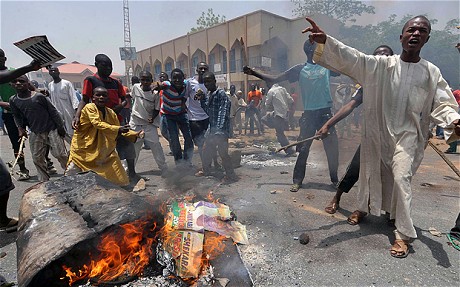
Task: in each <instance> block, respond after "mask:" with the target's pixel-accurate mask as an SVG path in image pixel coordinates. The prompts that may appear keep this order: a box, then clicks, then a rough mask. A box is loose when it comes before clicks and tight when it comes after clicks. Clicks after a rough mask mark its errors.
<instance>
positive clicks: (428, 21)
mask: <svg viewBox="0 0 460 287" xmlns="http://www.w3.org/2000/svg"><path fill="white" fill-rule="evenodd" d="M417 18H422V19H423V20H425V21H426V22H427V23H428V34H429V33H430V32H431V22H430V20H429V19H428V18H427V17H426V16H425V15H418V16H415V17H412V18H410V19H409V20H407V22H406V23H405V24H404V26H403V28H402V31H401V34H402V33H404V30H405V29H406V27H407V24H409V22H410V21H412V20H414V19H417Z"/></svg>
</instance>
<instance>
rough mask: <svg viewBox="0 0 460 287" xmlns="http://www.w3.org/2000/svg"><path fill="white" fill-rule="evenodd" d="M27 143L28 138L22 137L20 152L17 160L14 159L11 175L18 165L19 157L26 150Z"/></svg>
mask: <svg viewBox="0 0 460 287" xmlns="http://www.w3.org/2000/svg"><path fill="white" fill-rule="evenodd" d="M25 141H26V137H21V143H20V144H19V152H18V155H17V156H16V158H15V159H14V162H13V165H12V166H11V169H10V173H11V174H13V170H14V167H15V166H16V164H17V163H18V160H19V157H20V156H21V155H22V152H23V150H24V142H25Z"/></svg>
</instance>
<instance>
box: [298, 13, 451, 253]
mask: <svg viewBox="0 0 460 287" xmlns="http://www.w3.org/2000/svg"><path fill="white" fill-rule="evenodd" d="M307 21H308V22H310V24H311V25H312V26H311V27H308V28H306V29H305V30H304V31H302V32H303V33H305V32H310V33H311V34H310V36H309V37H310V40H311V41H314V42H317V43H319V45H318V47H317V48H316V50H315V56H314V60H315V61H316V62H317V63H318V64H321V65H323V66H325V67H328V68H332V69H336V70H338V71H340V72H341V73H344V74H346V75H348V76H350V77H352V78H353V79H355V80H356V81H357V82H359V83H360V84H361V85H362V86H363V90H364V91H366V97H364V98H363V106H364V108H363V116H364V120H363V126H362V128H363V132H362V139H361V143H362V145H361V160H360V166H361V168H360V174H359V178H360V183H359V192H358V203H359V206H358V210H356V211H355V212H353V213H352V215H351V216H350V218H353V219H354V220H355V221H356V222H357V223H359V222H360V220H361V219H362V218H363V217H364V216H365V215H366V214H367V213H368V212H371V213H372V214H375V215H380V213H381V210H389V211H390V219H395V226H396V230H395V231H394V233H395V238H396V240H395V242H394V244H393V246H392V247H391V249H390V254H391V256H393V257H397V258H404V257H407V255H408V254H409V243H410V241H411V239H414V238H416V237H417V234H416V231H415V228H414V225H413V223H412V218H411V216H410V207H411V198H412V190H411V181H412V176H413V175H414V174H415V172H416V171H417V168H418V167H419V166H420V163H421V161H422V159H423V153H424V147H425V145H426V142H427V140H428V134H429V124H430V121H431V120H433V121H434V122H435V123H436V124H438V125H441V126H442V127H443V128H444V129H445V132H444V135H445V138H446V140H447V142H448V143H449V142H451V141H453V140H457V139H458V138H459V136H460V128H459V126H458V125H459V119H460V115H459V114H458V113H457V112H456V110H457V109H458V105H457V103H456V102H455V98H454V96H453V95H452V92H451V90H450V88H449V86H448V84H447V82H446V81H445V80H444V79H443V78H442V75H441V72H440V71H439V68H438V67H436V66H435V65H433V64H432V63H430V62H428V61H426V60H424V59H422V58H420V51H421V49H422V47H423V45H425V43H426V42H427V41H428V40H429V38H430V36H429V35H430V31H431V24H430V22H429V20H428V19H427V18H426V17H425V16H416V17H414V18H412V19H410V20H409V21H408V22H406V24H405V25H404V27H403V29H402V34H401V35H400V41H401V44H402V48H403V51H402V53H401V55H394V56H389V57H378V56H371V55H365V54H363V53H361V52H359V51H357V50H355V49H353V48H351V47H348V46H346V45H344V44H343V43H341V42H339V41H338V40H336V39H334V38H333V37H331V36H328V35H326V33H324V32H323V30H321V28H319V27H318V26H317V25H316V23H315V22H314V21H313V20H312V19H310V18H307ZM454 131H455V132H454Z"/></svg>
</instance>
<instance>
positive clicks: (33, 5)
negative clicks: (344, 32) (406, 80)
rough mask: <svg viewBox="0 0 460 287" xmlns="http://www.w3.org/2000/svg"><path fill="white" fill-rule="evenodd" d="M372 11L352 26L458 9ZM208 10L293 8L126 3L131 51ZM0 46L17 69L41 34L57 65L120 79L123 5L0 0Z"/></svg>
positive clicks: (431, 5) (283, 9)
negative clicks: (97, 59) (99, 59)
mask: <svg viewBox="0 0 460 287" xmlns="http://www.w3.org/2000/svg"><path fill="white" fill-rule="evenodd" d="M363 2H364V3H365V4H368V5H373V6H375V12H376V13H375V14H374V15H364V16H361V17H357V24H361V25H362V24H376V23H378V22H379V21H382V20H385V19H387V18H388V17H389V16H390V15H391V14H397V15H399V16H403V15H406V14H412V15H418V14H428V18H430V19H433V18H434V19H438V21H439V22H438V24H437V25H435V26H434V28H435V29H443V28H444V26H445V22H446V21H448V20H450V19H453V18H459V17H460V16H459V14H460V7H459V6H460V4H459V1H457V0H452V1H437V0H432V1H402V0H398V1H396V0H385V1H363ZM208 8H212V9H213V11H214V13H215V14H216V15H217V14H219V15H224V16H226V19H227V20H230V19H233V18H236V17H239V16H241V15H244V14H247V13H250V12H253V11H257V10H266V11H269V12H271V13H275V14H278V15H281V16H284V17H287V18H294V16H293V14H292V10H293V8H294V5H293V3H291V1H290V0H278V1H266V0H264V1H262V0H261V1H259V0H252V1H240V0H233V1H219V0H218V1H216V0H214V1H197V0H195V1H174V0H170V1H155V0H144V1H134V0H130V1H129V11H130V15H129V16H130V26H131V43H132V46H133V47H136V49H137V50H138V51H139V50H143V49H145V48H148V47H151V46H154V45H157V44H160V43H162V42H165V41H168V40H171V39H174V38H177V37H179V36H182V35H184V34H186V33H187V32H189V31H190V29H191V28H192V27H195V26H196V20H197V19H198V18H199V17H200V16H201V13H202V12H204V11H207V9H208ZM0 16H1V17H0V19H1V20H0V47H1V48H2V49H3V50H4V51H5V54H6V56H7V57H8V60H7V63H6V64H7V66H9V67H20V66H23V65H26V64H28V63H30V61H31V58H30V57H29V56H27V55H26V54H25V53H24V52H22V51H21V50H20V49H19V48H17V47H16V46H14V45H13V43H14V42H16V41H19V40H22V39H25V38H27V37H30V36H36V35H46V36H47V37H48V40H49V41H50V43H51V44H52V45H53V46H54V47H55V48H56V49H57V50H58V51H59V52H60V53H61V54H63V55H64V56H66V59H64V60H63V61H62V62H72V61H78V62H80V63H85V64H93V63H94V56H95V55H96V54H98V53H104V54H107V55H108V56H109V57H110V58H111V59H112V61H113V66H114V72H117V73H120V74H124V62H123V61H121V60H120V54H119V47H122V46H123V45H124V39H123V36H124V20H123V1H122V0H118V1H65V0H61V1H11V0H0Z"/></svg>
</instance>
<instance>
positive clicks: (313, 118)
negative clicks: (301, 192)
mask: <svg viewBox="0 0 460 287" xmlns="http://www.w3.org/2000/svg"><path fill="white" fill-rule="evenodd" d="M331 117H332V112H331V109H330V108H324V109H318V110H312V111H304V112H303V114H302V117H301V118H300V120H299V125H300V136H299V140H302V139H306V138H309V137H312V136H314V135H315V134H316V131H317V130H319V129H320V128H321V127H322V126H323V125H324V124H325V123H326V122H327V121H328V120H329V119H330V118H331ZM329 132H330V135H329V136H328V137H327V138H325V139H323V140H322V142H323V146H324V150H325V151H326V157H327V163H328V166H329V176H330V178H331V181H332V182H338V181H339V180H338V177H337V168H338V166H339V143H338V139H337V133H336V131H335V129H334V128H331V129H330V130H329ZM311 144H312V141H308V142H306V143H304V144H303V145H301V146H300V150H298V151H299V155H298V156H297V161H296V163H295V167H294V175H293V178H292V181H293V183H295V184H302V181H303V180H304V178H305V172H306V169H307V159H308V154H309V153H310V146H311ZM298 149H299V146H298Z"/></svg>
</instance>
